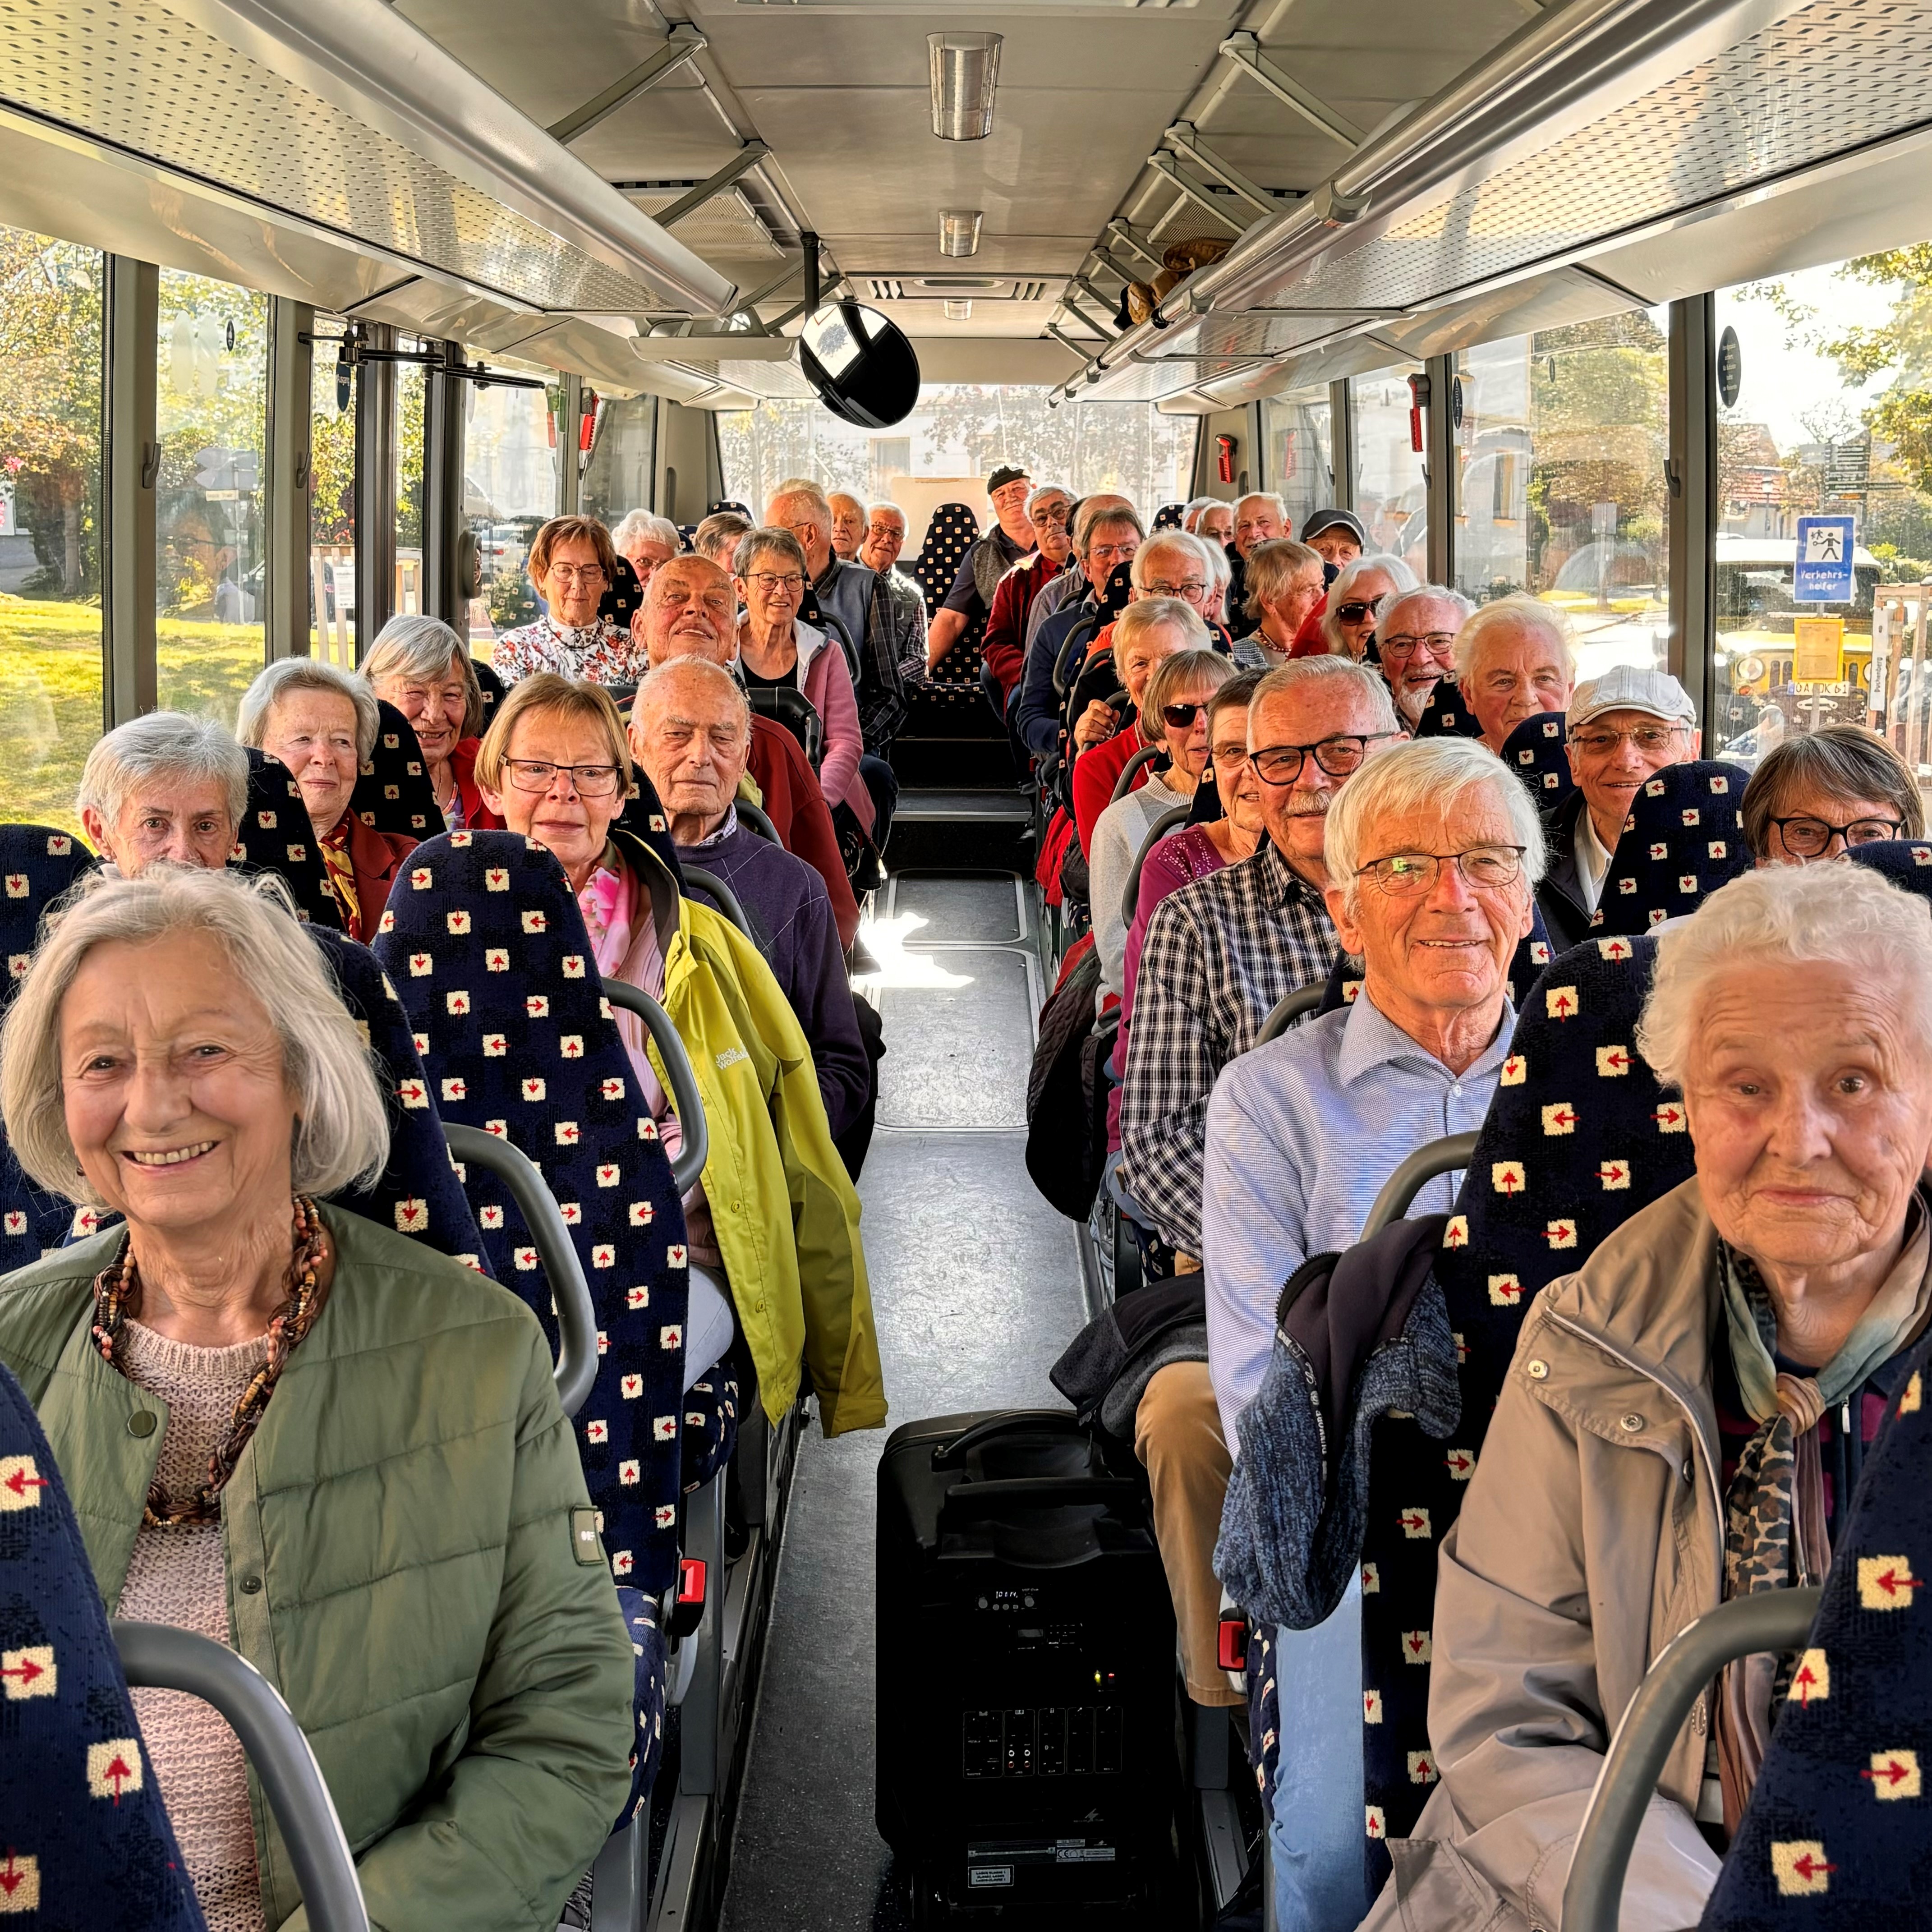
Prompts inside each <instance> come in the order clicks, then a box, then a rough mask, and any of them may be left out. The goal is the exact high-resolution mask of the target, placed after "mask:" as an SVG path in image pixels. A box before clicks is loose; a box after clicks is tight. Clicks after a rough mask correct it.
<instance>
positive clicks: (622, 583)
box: [597, 538, 688, 625]
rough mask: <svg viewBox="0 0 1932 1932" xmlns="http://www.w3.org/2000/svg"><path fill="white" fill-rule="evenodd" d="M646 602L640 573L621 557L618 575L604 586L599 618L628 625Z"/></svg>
mask: <svg viewBox="0 0 1932 1932" xmlns="http://www.w3.org/2000/svg"><path fill="white" fill-rule="evenodd" d="M687 541H688V538H687ZM643 601H644V586H643V585H642V584H641V583H639V582H638V581H637V572H636V571H634V570H633V569H632V568H631V566H630V564H629V562H628V560H627V559H625V558H623V557H621V556H620V557H619V558H618V559H617V574H616V576H615V577H612V578H611V580H610V582H609V583H607V585H606V586H604V595H603V596H602V598H601V599H600V600H599V601H598V605H597V614H598V616H600V617H608V618H609V619H610V621H611V622H613V624H626V625H627V624H628V623H629V622H630V621H631V617H632V616H633V615H634V613H636V611H637V610H638V608H639V607H640V606H641V605H642V604H643Z"/></svg>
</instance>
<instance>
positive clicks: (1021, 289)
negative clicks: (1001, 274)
mask: <svg viewBox="0 0 1932 1932" xmlns="http://www.w3.org/2000/svg"><path fill="white" fill-rule="evenodd" d="M1046 286H1047V285H1046V283H1044V282H1016V283H1014V284H1013V300H1014V301H1015V302H1044V301H1046Z"/></svg>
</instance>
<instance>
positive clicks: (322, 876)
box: [234, 745, 342, 932]
mask: <svg viewBox="0 0 1932 1932" xmlns="http://www.w3.org/2000/svg"><path fill="white" fill-rule="evenodd" d="M234 856H236V858H238V859H240V860H242V862H243V863H244V864H245V865H249V866H251V867H253V868H254V869H255V870H256V871H260V872H275V873H279V874H281V877H282V878H283V879H284V880H286V881H287V885H288V888H289V890H290V892H292V893H293V895H294V897H295V902H296V910H297V911H298V912H299V913H301V915H302V917H303V918H304V919H308V920H309V921H311V922H312V923H314V925H317V926H332V927H333V928H335V929H336V930H337V931H338V932H340V931H341V927H342V915H341V913H340V912H339V911H338V910H337V909H336V904H335V894H334V893H333V892H331V891H330V890H329V875H328V873H327V871H326V870H325V868H324V867H323V862H322V853H321V851H320V849H319V848H318V847H317V844H316V842H315V832H314V827H313V826H311V824H310V823H309V817H308V807H307V806H306V805H304V804H303V803H302V787H300V786H299V785H298V784H296V781H295V780H294V779H293V778H292V777H291V776H290V775H289V769H288V767H287V766H286V765H284V764H282V763H279V762H278V760H275V759H274V758H272V757H269V756H268V754H266V752H263V751H257V750H256V749H255V748H254V746H253V745H251V746H249V748H248V810H247V811H245V812H244V813H243V814H242V824H241V827H240V829H239V830H238V831H237V832H236V835H235V853H234Z"/></svg>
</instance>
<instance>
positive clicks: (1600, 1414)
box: [1364, 865, 1932, 1932]
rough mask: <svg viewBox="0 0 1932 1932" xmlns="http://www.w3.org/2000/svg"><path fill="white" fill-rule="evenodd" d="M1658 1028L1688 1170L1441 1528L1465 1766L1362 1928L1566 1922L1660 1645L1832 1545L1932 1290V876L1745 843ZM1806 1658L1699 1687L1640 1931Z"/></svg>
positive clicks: (1623, 1233) (1506, 1402) (1663, 1904)
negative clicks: (1915, 879)
mask: <svg viewBox="0 0 1932 1932" xmlns="http://www.w3.org/2000/svg"><path fill="white" fill-rule="evenodd" d="M1638 1043H1639V1046H1640V1049H1641V1050H1642V1052H1643V1055H1644V1057H1645V1058H1646V1060H1647V1061H1649V1063H1650V1064H1651V1065H1652V1067H1654V1068H1655V1070H1656V1071H1657V1073H1658V1075H1659V1076H1660V1078H1661V1079H1664V1080H1665V1081H1667V1082H1669V1083H1670V1084H1672V1085H1678V1086H1681V1088H1682V1091H1683V1094H1684V1097H1685V1106H1686V1109H1687V1112H1688V1115H1689V1118H1690V1131H1691V1137H1692V1139H1693V1141H1694V1143H1695V1145H1696V1154H1697V1175H1696V1177H1695V1178H1694V1179H1693V1180H1691V1181H1687V1182H1685V1184H1684V1185H1683V1186H1682V1187H1679V1188H1678V1189H1676V1190H1675V1191H1674V1192H1673V1193H1670V1194H1668V1195H1666V1196H1664V1198H1663V1199H1661V1200H1660V1201H1658V1202H1655V1203H1654V1204H1653V1205H1652V1206H1651V1207H1649V1208H1647V1209H1646V1210H1645V1211H1643V1213H1642V1214H1638V1215H1637V1216H1636V1217H1634V1219H1633V1220H1631V1221H1630V1222H1629V1223H1628V1224H1627V1225H1626V1226H1625V1227H1624V1228H1622V1229H1621V1230H1620V1231H1619V1232H1618V1233H1617V1234H1616V1235H1614V1236H1613V1238H1611V1239H1610V1240H1609V1241H1606V1242H1605V1243H1604V1245H1603V1246H1602V1247H1601V1248H1600V1249H1598V1251H1597V1253H1595V1255H1594V1256H1592V1257H1591V1259H1590V1260H1589V1263H1588V1264H1587V1265H1586V1266H1585V1267H1584V1268H1583V1270H1582V1271H1580V1273H1579V1274H1574V1275H1570V1276H1567V1277H1564V1278H1562V1279H1561V1280H1557V1281H1555V1282H1553V1283H1551V1284H1550V1286H1549V1287H1548V1288H1547V1289H1545V1290H1544V1292H1543V1294H1542V1295H1541V1297H1540V1298H1539V1299H1538V1302H1537V1304H1536V1306H1535V1308H1534V1309H1533V1310H1532V1311H1531V1313H1530V1315H1529V1319H1527V1320H1526V1322H1525V1323H1524V1325H1523V1334H1522V1337H1521V1339H1520V1341H1519V1343H1518V1345H1517V1352H1516V1358H1515V1361H1514V1364H1512V1366H1511V1370H1510V1375H1509V1379H1508V1382H1506V1383H1505V1386H1504V1389H1503V1393H1502V1397H1501V1400H1499V1403H1498V1404H1497V1407H1496V1415H1495V1418H1494V1420H1493V1421H1492V1422H1491V1423H1490V1428H1489V1433H1488V1435H1487V1438H1486V1439H1485V1440H1484V1445H1483V1451H1482V1456H1481V1461H1480V1463H1479V1464H1478V1469H1477V1471H1476V1474H1475V1478H1474V1479H1473V1480H1472V1482H1471V1484H1470V1489H1469V1499H1468V1501H1467V1502H1466V1504H1465V1505H1464V1506H1463V1511H1462V1514H1461V1516H1460V1519H1459V1520H1458V1521H1457V1524H1456V1526H1455V1527H1454V1530H1453V1531H1452V1532H1451V1534H1450V1535H1449V1536H1448V1538H1445V1541H1444V1544H1443V1547H1442V1569H1441V1575H1440V1580H1439V1583H1438V1586H1437V1592H1436V1620H1435V1625H1434V1628H1433V1652H1434V1664H1433V1676H1432V1682H1431V1690H1430V1737H1431V1739H1432V1742H1433V1744H1434V1746H1435V1748H1436V1754H1437V1762H1438V1763H1439V1765H1440V1766H1442V1783H1441V1784H1440V1785H1439V1787H1438V1788H1437V1789H1436V1791H1435V1792H1434V1793H1433V1794H1432V1795H1431V1796H1430V1802H1429V1805H1428V1806H1427V1809H1426V1810H1425V1811H1424V1813H1423V1814H1422V1816H1421V1819H1420V1820H1418V1823H1417V1826H1416V1829H1415V1833H1414V1834H1413V1835H1412V1837H1411V1838H1409V1840H1407V1841H1403V1842H1399V1843H1392V1844H1391V1846H1390V1847H1389V1849H1390V1851H1391V1853H1392V1855H1393V1856H1394V1864H1395V1871H1394V1876H1393V1877H1392V1879H1391V1881H1390V1882H1389V1884H1388V1885H1387V1886H1386V1887H1385V1888H1384V1891H1383V1893H1382V1897H1381V1898H1380V1900H1379V1901H1378V1902H1377V1903H1376V1908H1375V1909H1374V1910H1373V1912H1371V1913H1370V1915H1369V1917H1368V1918H1367V1920H1366V1921H1364V1932H1367V1928H1370V1927H1373V1928H1376V1932H1383V1928H1388V1927H1397V1926H1400V1927H1403V1928H1406V1932H1422V1928H1424V1927H1427V1928H1428V1932H1451V1928H1457V1927H1467V1928H1469V1932H1476V1928H1478V1927H1482V1928H1491V1927H1496V1928H1501V1927H1528V1926H1531V1925H1534V1926H1536V1927H1556V1926H1558V1925H1559V1923H1560V1918H1561V1912H1562V1898H1563V1887H1564V1883H1565V1879H1567V1877H1568V1873H1569V1867H1570V1857H1571V1849H1572V1847H1573V1845H1574V1841H1575V1837H1576V1834H1577V1829H1578V1828H1579V1826H1580V1824H1581V1823H1582V1821H1583V1812H1584V1809H1585V1807H1586V1804H1587V1803H1588V1802H1589V1795H1590V1791H1591V1788H1592V1785H1593V1784H1595V1781H1596V1778H1597V1774H1598V1771H1599V1770H1600V1769H1601V1766H1602V1763H1603V1754H1604V1751H1605V1750H1606V1749H1607V1747H1608V1744H1609V1740H1610V1736H1611V1734H1612V1733H1613V1730H1615V1727H1616V1723H1617V1721H1618V1720H1619V1718H1621V1717H1622V1714H1623V1712H1624V1709H1625V1706H1627V1705H1628V1703H1629V1702H1630V1700H1631V1697H1632V1696H1633V1695H1634V1694H1635V1692H1636V1691H1637V1687H1638V1685H1639V1684H1640V1683H1641V1682H1642V1681H1643V1675H1644V1673H1645V1672H1646V1670H1648V1669H1649V1666H1650V1665H1651V1664H1652V1662H1653V1661H1655V1659H1656V1658H1657V1656H1658V1654H1659V1652H1661V1651H1662V1650H1663V1649H1664V1647H1665V1646H1666V1645H1667V1644H1668V1643H1670V1640H1672V1639H1673V1637H1676V1635H1677V1634H1678V1633H1679V1631H1682V1630H1683V1629H1684V1628H1685V1627H1686V1626H1687V1625H1689V1624H1691V1623H1692V1622H1694V1621H1695V1620H1696V1619H1697V1618H1699V1617H1700V1616H1703V1615H1704V1614H1705V1613H1706V1612H1707V1611H1709V1610H1712V1609H1714V1608H1715V1607H1716V1606H1717V1605H1718V1604H1719V1603H1720V1602H1721V1601H1724V1600H1725V1599H1727V1598H1730V1597H1732V1596H1735V1595H1742V1594H1745V1592H1749V1591H1751V1590H1754V1589H1778V1588H1785V1587H1789V1586H1792V1585H1794V1584H1797V1583H1810V1582H1814V1581H1816V1580H1818V1579H1819V1578H1820V1577H1822V1576H1823V1574H1824V1572H1825V1571H1826V1568H1827V1567H1828V1566H1829V1563H1830V1561H1831V1545H1830V1529H1831V1523H1832V1519H1833V1517H1834V1515H1835V1514H1836V1513H1837V1512H1838V1511H1839V1510H1841V1509H1842V1508H1843V1506H1844V1505H1845V1503H1846V1500H1847V1499H1848V1498H1849V1494H1850V1487H1851V1484H1852V1482H1854V1481H1855V1479H1856V1475H1857V1470H1858V1464H1859V1463H1860V1461H1861V1456H1862V1450H1863V1446H1864V1443H1865V1442H1867V1441H1868V1440H1869V1439H1870V1436H1872V1435H1873V1433H1875V1432H1876V1427H1877V1426H1878V1424H1879V1421H1881V1420H1882V1416H1883V1415H1884V1412H1885V1401H1886V1400H1887V1399H1888V1397H1889V1396H1890V1394H1891V1393H1892V1389H1891V1384H1892V1382H1893V1381H1894V1379H1896V1376H1897V1370H1898V1365H1899V1364H1900V1361H1902V1360H1903V1356H1904V1355H1905V1354H1906V1351H1907V1349H1909V1345H1910V1343H1912V1340H1914V1339H1915V1337H1917V1336H1918V1334H1919V1333H1920V1331H1921V1330H1922V1329H1923V1328H1924V1325H1925V1323H1926V1320H1927V1311H1928V1306H1932V1215H1928V1211H1927V1198H1926V1195H1925V1193H1924V1187H1923V1178H1924V1169H1925V1166H1926V1163H1927V1154H1928V1151H1932V916H1928V909H1927V904H1926V902H1925V901H1924V900H1922V899H1919V898H1912V897H1909V896H1907V895H1906V894H1904V893H1903V892H1899V891H1897V889H1895V888H1894V887H1893V886H1891V885H1889V884H1888V883H1885V880H1883V879H1882V877H1880V876H1879V874H1876V873H1875V872H1873V871H1867V870H1866V869H1865V868H1862V867H1859V866H1854V865H1817V866H1811V867H1808V868H1788V869H1787V868H1781V867H1780V868H1771V869H1769V870H1766V871H1758V872H1754V873H1751V874H1746V875H1745V877H1742V878H1741V879H1738V880H1734V881H1733V883H1731V884H1730V885H1728V886H1725V887H1724V889H1722V890H1721V891H1720V892H1717V893H1715V894H1713V895H1712V897H1711V898H1709V900H1708V901H1706V903H1705V904H1704V905H1703V907H1702V908H1701V909H1700V910H1699V911H1698V913H1697V914H1696V915H1695V916H1694V917H1693V918H1692V919H1689V920H1688V921H1686V922H1685V924H1684V925H1683V926H1682V927H1681V928H1680V929H1677V930H1676V931H1673V932H1670V933H1669V934H1667V935H1666V936H1665V937H1664V940H1663V941H1662V945H1661V954H1660V957H1659V961H1658V970H1657V975H1656V979H1655V983H1654V986H1653V987H1652V993H1651V996H1650V1000H1649V1004H1648V1006H1647V1007H1646V1010H1645V1014H1644V1019H1643V1025H1642V1027H1641V1028H1640V1031H1639V1034H1638ZM1848 1423H1849V1425H1850V1426H1849V1427H1847V1426H1846V1425H1847V1424H1848ZM1874 1587H1876V1585H1875V1586H1874ZM1881 1607H1882V1606H1881ZM1796 1677H1797V1667H1796V1660H1795V1659H1792V1658H1769V1657H1760V1658H1749V1659H1747V1660H1745V1661H1744V1662H1742V1664H1737V1665H1734V1666H1733V1667H1731V1669H1730V1670H1728V1671H1727V1672H1726V1673H1724V1676H1722V1677H1721V1679H1719V1680H1718V1684H1717V1685H1716V1686H1715V1688H1714V1691H1712V1692H1711V1693H1709V1694H1706V1697H1705V1698H1704V1699H1703V1700H1702V1701H1701V1702H1700V1704H1699V1706H1697V1709H1696V1710H1695V1711H1694V1712H1693V1714H1692V1715H1691V1718H1690V1720H1689V1721H1688V1723H1687V1724H1686V1725H1685V1728H1684V1730H1683V1731H1682V1733H1681V1735H1680V1736H1679V1738H1678V1740H1677V1742H1676V1746H1675V1748H1673V1751H1672V1752H1671V1754H1670V1760H1669V1762H1668V1763H1667V1766H1666V1767H1665V1770H1664V1776H1663V1778H1662V1779H1661V1781H1660V1784H1659V1787H1658V1794H1657V1796H1656V1798H1655V1800H1654V1801H1653V1802H1652V1805H1651V1808H1650V1811H1649V1815H1648V1816H1647V1817H1646V1820H1645V1821H1644V1826H1643V1832H1642V1835H1641V1836H1640V1839H1639V1841H1638V1843H1637V1851H1636V1855H1635V1856H1634V1858H1633V1860H1632V1861H1631V1870H1630V1879H1629V1883H1628V1887H1627V1888H1626V1890H1625V1894H1624V1902H1623V1909H1622V1924H1623V1926H1624V1927H1625V1928H1626V1932H1640V1928H1641V1932H1673V1928H1679V1927H1692V1926H1694V1925H1696V1924H1697V1921H1698V1918H1699V1915H1700V1912H1702V1910H1703V1903H1704V1899H1705V1897H1706V1894H1707V1893H1708V1892H1709V1890H1710V1888H1711V1885H1712V1882H1713V1880H1714V1879H1715V1876H1716V1874H1717V1870H1718V1850H1717V1849H1715V1848H1716V1847H1721V1846H1722V1845H1723V1844H1724V1843H1726V1842H1727V1838H1728V1835H1729V1832H1730V1830H1731V1829H1734V1828H1735V1826H1736V1822H1737V1818H1738V1816H1739V1813H1740V1812H1741V1811H1742V1808H1743V1805H1744V1802H1745V1799H1746V1798H1747V1797H1748V1796H1749V1793H1750V1790H1751V1783H1752V1781H1753V1779H1754V1777H1755V1775H1756V1772H1757V1766H1758V1763H1760V1760H1761V1759H1762V1757H1763V1751H1764V1747H1765V1744H1766V1740H1767V1739H1768V1738H1769V1733H1770V1730H1771V1727H1772V1723H1773V1721H1774V1719H1775V1713H1777V1712H1781V1711H1782V1710H1784V1709H1786V1708H1787V1706H1788V1704H1789V1703H1792V1702H1802V1699H1803V1697H1804V1695H1805V1689H1804V1686H1803V1685H1801V1684H1799V1683H1798V1682H1796Z"/></svg>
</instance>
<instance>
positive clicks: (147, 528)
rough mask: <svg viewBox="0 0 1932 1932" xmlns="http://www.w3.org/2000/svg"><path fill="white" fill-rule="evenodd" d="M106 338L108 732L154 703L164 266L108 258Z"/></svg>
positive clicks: (104, 683) (105, 645)
mask: <svg viewBox="0 0 1932 1932" xmlns="http://www.w3.org/2000/svg"><path fill="white" fill-rule="evenodd" d="M106 260H107V323H106V326H105V329H104V338H105V341H106V343H107V369H106V371H105V372H104V373H105V378H106V380H105V382H104V396H105V398H106V415H107V423H106V426H105V434H106V441H107V463H106V469H107V482H106V496H107V514H106V515H105V517H104V519H103V521H104V524H105V526H106V530H107V568H106V570H105V571H104V573H103V577H102V587H103V589H104V593H105V594H104V598H103V600H102V601H103V604H104V609H103V611H102V613H101V616H102V621H101V648H102V650H103V652H104V657H105V662H104V664H103V667H102V670H103V676H102V678H101V691H102V694H103V697H104V712H105V716H104V720H103V722H104V726H105V727H106V729H107V730H110V731H111V730H113V728H114V727H115V726H116V725H117V724H125V723H127V721H128V719H130V718H137V717H139V715H141V713H142V712H144V711H151V710H153V709H154V705H155V702H156V698H155V668H154V542H155V536H154V529H155V523H154V491H155V485H156V484H157V482H158V481H159V479H160V468H161V444H160V432H159V431H158V430H157V428H156V426H155V401H156V398H155V363H154V355H155V340H156V338H157V335H158V333H159V331H160V295H161V272H160V269H157V268H156V267H155V266H154V263H151V262H136V261H134V260H131V259H130V257H127V256H125V255H110V256H108V257H107V258H106Z"/></svg>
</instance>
